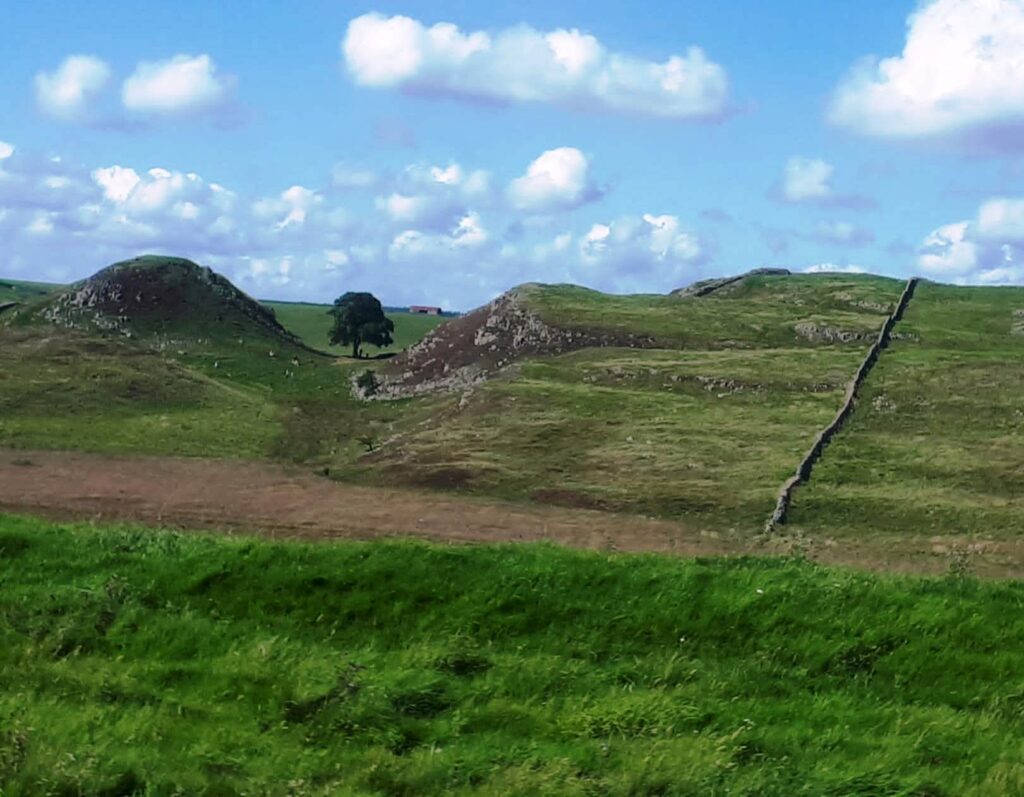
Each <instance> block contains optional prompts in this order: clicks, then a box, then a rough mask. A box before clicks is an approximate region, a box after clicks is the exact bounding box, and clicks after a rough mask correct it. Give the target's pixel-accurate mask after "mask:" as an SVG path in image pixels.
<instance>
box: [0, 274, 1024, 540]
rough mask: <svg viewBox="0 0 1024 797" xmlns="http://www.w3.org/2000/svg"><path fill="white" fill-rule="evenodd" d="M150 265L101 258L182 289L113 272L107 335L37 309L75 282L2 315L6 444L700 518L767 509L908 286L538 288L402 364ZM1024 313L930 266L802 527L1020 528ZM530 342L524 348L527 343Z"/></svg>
mask: <svg viewBox="0 0 1024 797" xmlns="http://www.w3.org/2000/svg"><path fill="white" fill-rule="evenodd" d="M155 265H157V264H154V263H153V262H152V261H142V262H141V263H137V264H136V265H135V266H129V267H125V266H123V265H122V266H119V267H116V268H114V269H113V274H114V276H117V275H118V274H122V273H123V270H124V269H125V268H128V269H129V271H131V270H132V269H134V270H135V271H138V272H139V273H141V274H142V275H143V276H148V277H152V276H153V275H154V274H160V273H163V274H164V276H167V275H168V274H169V275H170V276H171V277H172V278H173V279H170V282H169V284H168V286H167V288H166V289H167V291H168V292H169V293H168V295H169V296H170V298H171V299H172V301H170V302H161V303H156V304H154V303H153V302H152V297H153V295H155V294H156V293H157V291H156V287H159V286H154V285H150V287H149V288H144V289H141V290H138V291H136V293H131V292H126V291H124V290H121V291H120V293H117V292H116V291H115V292H114V293H113V294H111V295H117V296H121V297H122V298H123V297H125V296H128V297H135V296H137V295H141V299H138V300H137V301H136V304H135V305H132V306H130V307H128V306H127V305H118V308H120V309H118V310H117V312H112V313H109V314H108V315H109V316H110V317H111V318H113V322H112V324H111V325H110V326H111V328H109V329H102V328H100V327H99V326H97V325H96V324H85V325H84V326H81V327H76V328H73V329H70V330H69V329H68V327H67V324H66V323H64V322H65V321H66V320H67V318H68V317H70V316H66V315H65V316H61V315H60V314H57V315H56V316H55V317H54V318H55V319H56V325H55V320H54V318H48V317H47V315H46V314H47V313H48V312H50V311H51V310H52V308H54V307H59V306H60V302H61V301H62V300H61V298H60V297H62V296H64V297H66V296H69V295H72V294H73V293H74V291H75V290H80V288H77V289H76V288H73V289H69V290H68V291H64V292H63V293H61V292H58V293H55V294H50V295H49V296H44V297H42V298H41V299H38V300H37V301H36V303H35V304H30V305H28V306H27V307H25V308H22V309H18V310H15V311H13V314H14V315H13V316H12V315H11V313H12V311H8V313H6V314H5V315H4V316H3V317H0V320H3V321H5V322H6V323H5V324H4V326H3V327H2V328H0V342H2V344H3V345H0V409H2V412H0V445H6V446H18V447H26V448H28V447H33V446H43V447H74V448H82V449H87V450H99V451H127V452H131V451H134V452H156V453H180V454H188V455H193V456H231V457H255V458H261V457H273V458H279V459H286V460H289V461H295V462H301V463H303V464H304V465H305V466H308V467H310V468H314V469H316V470H318V471H319V470H324V469H326V470H327V471H329V472H330V473H331V475H332V476H333V477H334V478H337V479H343V480H346V481H353V482H359V483H364V484H370V485H382V486H388V485H399V486H413V487H424V488H430V489H443V490H455V491H458V492H463V493H468V494H473V495H479V496H494V497H500V498H510V499H514V500H523V501H537V502H543V503H555V504H562V505H568V506H578V507H591V508H598V509H609V510H615V511H624V512H635V513H642V514H649V515H659V516H666V517H671V518H681V519H684V520H686V522H687V523H689V524H691V525H693V526H695V527H697V528H700V529H702V530H706V531H707V532H708V533H709V534H732V533H736V534H749V533H753V532H754V531H756V530H757V529H760V528H761V526H762V525H763V521H764V519H765V518H766V517H767V514H768V512H769V511H770V510H771V507H772V505H773V503H774V497H775V493H776V491H777V489H778V487H779V485H780V484H781V482H782V481H783V480H784V479H785V478H787V477H788V476H789V474H790V473H791V472H792V469H793V468H794V466H795V464H796V462H797V460H798V459H799V458H800V456H801V454H802V453H803V452H804V451H805V450H806V448H807V446H808V444H809V442H810V440H811V439H812V438H813V436H814V435H815V433H816V432H817V431H818V430H819V429H820V428H821V427H822V426H823V425H824V424H825V423H826V422H827V421H828V420H829V419H830V418H831V417H832V415H833V414H834V412H835V410H836V408H837V407H838V405H839V403H840V401H841V399H842V395H843V391H844V390H845V387H846V384H847V382H848V380H849V379H850V377H851V376H852V374H853V373H854V371H855V370H856V368H857V365H858V363H859V361H860V359H861V357H862V356H863V354H864V352H865V350H866V349H867V346H868V344H869V342H870V341H871V339H873V337H874V336H875V334H876V333H877V330H878V328H879V327H880V326H881V324H882V322H883V320H884V319H885V317H886V315H887V313H888V312H889V311H890V310H891V308H892V307H893V305H894V303H895V301H896V299H897V297H898V295H899V293H900V290H901V288H902V282H900V281H897V280H890V279H885V278H878V277H868V276H860V275H814V276H794V275H790V276H780V275H753V276H749V277H746V278H744V279H741V280H739V281H737V282H734V283H732V284H730V285H728V286H726V287H724V288H722V289H720V290H717V291H714V292H712V293H710V294H708V295H706V296H702V297H680V296H677V295H670V296H654V295H639V296H610V295H606V294H600V293H598V292H595V291H589V290H586V289H583V288H579V287H574V286H563V285H558V286H541V285H530V286H524V287H523V288H521V289H519V290H517V291H516V292H515V297H516V302H517V304H516V309H515V313H516V314H512V315H510V314H508V313H507V312H506V310H505V309H502V308H506V309H507V306H506V305H500V304H494V305H488V306H487V307H485V308H482V309H481V310H479V311H475V312H474V313H470V314H468V315H466V316H463V317H461V318H458V319H453V320H451V321H449V322H448V323H445V324H443V325H441V326H438V327H436V329H435V330H434V331H433V332H432V333H431V334H430V335H429V336H428V337H427V339H426V340H425V341H424V343H423V344H420V345H417V346H415V347H413V349H411V350H410V352H409V353H408V354H403V355H400V356H399V357H396V358H394V360H391V361H367V360H364V361H360V362H353V361H348V360H344V359H337V358H335V357H333V356H329V355H327V354H324V353H321V352H320V351H318V350H316V349H317V348H318V346H317V345H316V339H317V338H318V337H319V336H320V335H321V334H325V330H326V326H327V322H328V320H329V319H328V317H327V316H326V314H325V313H323V312H321V311H322V310H324V309H325V308H324V307H322V306H317V305H276V306H274V308H275V309H274V311H275V313H276V314H277V317H274V316H271V314H270V313H269V312H267V311H266V310H264V309H263V308H261V307H259V306H257V305H255V303H254V302H252V301H251V300H249V299H248V297H245V296H244V295H243V294H240V293H238V292H237V291H234V289H233V287H230V285H229V284H227V285H225V284H224V283H226V281H224V283H221V282H219V281H217V280H219V279H220V278H216V279H214V278H213V277H210V276H206V275H205V272H204V273H201V274H200V275H199V276H200V277H201V278H200V279H193V278H194V277H195V276H196V272H195V271H194V269H197V268H198V267H190V269H193V270H190V269H186V270H185V272H181V268H184V266H181V264H180V263H179V264H172V266H173V267H172V268H171V269H170V271H166V270H165V271H164V272H160V271H159V270H154V266H155ZM186 272H187V274H189V275H191V276H190V277H189V279H188V280H184V277H183V276H182V273H186ZM175 275H177V276H175ZM108 276H109V274H108ZM133 279H134V277H133ZM175 280H177V281H175ZM182 280H184V282H182ZM210 280H213V281H210ZM132 284H133V285H137V284H138V283H137V281H136V282H133V283H132ZM204 286H205V287H204ZM200 288H203V290H206V291H207V293H206V294H205V295H204V296H198V297H197V296H192V295H190V294H188V291H192V290H199V289H200ZM186 289H187V290H186ZM218 291H220V292H221V293H218ZM175 297H178V298H175ZM225 297H228V298H227V299H225ZM118 301H120V300H118ZM225 301H226V302H227V304H226V305H223V304H219V302H220V303H223V302H225ZM147 302H149V304H147ZM175 302H177V304H175ZM96 307H98V305H96V304H95V303H94V304H92V305H89V306H88V307H87V308H86V309H87V310H88V311H89V312H95V310H96ZM126 307H127V310H125V308H126ZM175 307H177V308H178V309H175ZM181 308H188V311H187V312H183V311H182V310H181ZM496 308H497V309H496ZM1022 308H1024V290H1021V289H967V288H956V287H951V286H939V285H934V284H931V283H923V284H922V285H921V286H920V288H919V292H918V294H917V297H916V298H915V300H914V301H913V302H912V303H911V306H910V309H909V311H908V313H907V315H906V317H905V319H904V321H903V322H902V323H901V325H900V327H899V328H898V329H897V335H898V338H897V340H896V341H895V342H894V344H893V345H892V347H890V349H889V350H887V352H886V353H885V354H884V355H883V357H882V359H881V361H880V364H879V365H878V367H877V369H876V371H875V372H874V373H873V375H872V377H871V378H870V379H869V381H868V384H867V385H866V387H865V392H864V394H863V399H862V401H861V403H860V405H859V407H858V409H857V411H856V413H855V414H854V419H853V422H852V423H851V425H850V426H849V427H848V428H847V430H845V431H844V432H843V433H842V434H841V435H840V436H839V437H838V438H837V440H836V441H835V442H834V443H833V445H832V447H830V449H829V450H828V452H827V453H826V456H825V458H824V460H823V462H822V463H821V465H820V466H819V469H818V471H817V473H816V474H815V477H814V479H813V480H812V484H810V485H808V486H806V487H804V488H801V490H800V491H799V492H798V496H797V500H796V503H795V506H794V514H793V523H792V528H793V529H795V530H799V531H802V532H804V533H806V534H807V535H809V536H813V537H816V538H824V537H833V538H834V537H836V536H837V535H838V536H845V537H849V538H857V537H858V536H861V537H862V536H864V535H868V536H870V535H872V534H874V535H894V536H898V535H899V534H901V533H903V532H907V533H911V534H918V535H920V534H927V535H931V534H946V533H948V534H955V535H960V536H961V537H963V536H964V535H978V534H995V535H999V534H1003V535H1006V534H1016V533H1017V531H1018V530H1020V529H1021V520H1020V518H1021V517H1022V513H1021V511H1020V510H1021V507H1020V505H1019V499H1018V498H1017V496H1018V495H1020V494H1021V489H1020V488H1021V487H1022V486H1024V484H1022V475H1021V470H1020V466H1019V464H1018V463H1019V462H1021V461H1024V458H1022V456H1021V455H1022V454H1024V451H1021V450H1019V449H1020V445H1019V444H1018V442H1017V440H1018V438H1019V437H1020V435H1019V428H1018V427H1019V424H1020V417H1019V412H1018V411H1017V393H1018V391H1017V389H1016V386H1017V385H1019V383H1020V378H1021V374H1020V368H1021V366H1020V362H1021V358H1020V349H1021V346H1022V345H1024V335H1020V334H1018V332H1019V330H1020V327H1021V325H1022V322H1021V310H1022ZM71 309H72V310H74V312H76V313H78V312H81V311H82V308H81V307H76V306H72V307H71ZM51 315H52V313H51ZM122 317H123V318H124V319H127V320H123V319H122ZM408 320H409V321H410V323H412V322H413V321H415V322H416V323H421V324H422V325H423V326H421V327H420V328H419V329H415V328H414V327H412V326H405V327H402V326H401V324H400V325H399V330H400V334H401V335H402V336H403V337H400V339H399V344H407V343H408V342H410V341H412V339H413V338H414V337H415V336H416V335H418V334H420V332H422V330H423V328H424V327H425V326H427V325H429V324H432V323H436V322H437V319H436V318H432V317H418V316H417V317H410V318H409V319H408ZM279 321H284V322H285V323H284V325H283V327H284V328H282V326H279V325H278V322H279ZM62 324H63V325H62ZM286 330H287V331H286ZM1015 330H1016V331H1015ZM126 331H128V332H132V335H133V336H132V337H128V336H126V334H125V332H126ZM291 332H294V333H295V335H294V336H293V335H292V334H290V333H291ZM531 335H533V336H534V337H533V338H531V337H530V336H531ZM525 339H529V340H532V341H533V343H532V344H531V346H532V348H529V350H525V349H524V350H516V349H515V344H514V341H517V340H525ZM510 341H512V343H510ZM307 342H310V343H313V344H314V345H313V346H312V347H307V346H306V345H305V343H307ZM442 344H444V345H448V348H447V349H443V347H442ZM449 344H450V345H449ZM534 344H536V345H534ZM438 347H442V348H438ZM417 357H418V358H419V359H418V360H417V359H416V358H417ZM484 361H487V362H489V363H491V364H492V365H493V366H494V367H493V368H492V369H491V370H489V371H487V372H486V373H483V375H484V376H486V377H487V378H486V379H483V380H482V381H480V380H479V379H471V380H469V381H466V382H464V383H463V384H462V385H461V387H459V389H457V390H455V391H448V392H445V391H436V392H429V391H428V392H425V393H422V394H416V395H415V397H412V398H404V399H401V400H397V401H371V402H364V401H360V400H358V399H356V398H355V397H353V395H352V394H351V380H352V378H353V377H354V376H355V375H356V374H357V373H359V372H361V371H363V370H364V369H366V368H368V367H370V368H374V369H377V370H378V371H379V373H380V374H381V375H382V377H385V376H387V374H391V373H394V372H395V371H396V370H397V371H398V372H403V371H404V372H406V373H411V374H413V375H414V376H415V375H416V373H417V372H418V369H419V368H420V367H421V365H420V364H421V363H423V362H432V363H433V364H432V365H429V367H430V368H436V369H438V370H440V369H441V368H442V366H443V370H444V371H445V372H447V371H448V369H449V366H450V367H451V368H452V369H453V370H458V369H459V368H463V367H465V368H468V369H470V370H471V369H472V367H473V366H474V364H475V363H480V362H484ZM498 366H500V367H498ZM922 508H923V509H924V511H921V510H922Z"/></svg>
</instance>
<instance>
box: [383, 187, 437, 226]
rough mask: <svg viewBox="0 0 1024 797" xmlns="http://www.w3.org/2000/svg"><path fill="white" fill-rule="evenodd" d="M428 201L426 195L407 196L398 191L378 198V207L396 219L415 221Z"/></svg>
mask: <svg viewBox="0 0 1024 797" xmlns="http://www.w3.org/2000/svg"><path fill="white" fill-rule="evenodd" d="M428 203H429V201H428V199H427V198H426V197H422V196H406V195H405V194H398V193H395V194H392V195H391V196H387V197H378V198H377V207H378V208H379V209H380V210H383V211H384V212H385V213H387V214H388V215H389V216H390V217H391V218H392V220H394V221H405V222H410V221H415V220H416V219H417V218H418V217H419V216H420V214H422V213H423V211H424V210H425V208H426V207H427V206H428Z"/></svg>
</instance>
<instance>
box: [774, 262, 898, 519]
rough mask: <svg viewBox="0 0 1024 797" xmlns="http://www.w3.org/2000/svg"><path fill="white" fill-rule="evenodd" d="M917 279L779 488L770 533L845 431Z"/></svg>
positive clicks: (786, 514) (886, 320)
mask: <svg viewBox="0 0 1024 797" xmlns="http://www.w3.org/2000/svg"><path fill="white" fill-rule="evenodd" d="M917 282H918V279H917V277H913V278H912V279H910V280H908V281H907V285H906V287H905V288H904V289H903V293H902V294H901V295H900V300H899V302H897V303H896V309H894V310H893V312H892V315H890V316H889V317H888V318H886V319H885V323H884V324H882V328H881V330H879V332H878V338H877V339H876V340H875V342H874V343H872V344H871V348H869V349H868V352H867V354H866V355H865V356H864V359H863V361H862V362H861V364H860V367H859V368H858V369H857V372H856V373H855V374H854V376H853V379H852V380H851V381H850V384H849V385H847V387H846V395H845V396H844V397H843V403H842V404H841V405H840V407H839V411H838V412H837V413H836V415H835V417H834V418H833V419H832V421H831V422H830V423H829V424H828V425H827V426H826V427H825V428H824V429H822V430H821V431H820V432H818V434H817V436H816V437H815V438H814V442H813V443H812V444H811V447H810V448H809V449H808V450H807V453H806V454H804V456H803V459H801V460H800V462H799V464H798V465H797V466H796V472H795V473H794V474H793V475H792V476H790V477H789V479H787V480H786V481H785V483H784V484H783V485H782V489H780V490H779V497H778V499H777V501H776V503H775V510H774V511H773V512H772V514H771V516H770V517H769V518H768V521H767V523H765V532H767V533H769V534H770V533H772V532H773V531H775V530H776V528H777V527H778V526H780V525H782V524H784V523H785V522H786V518H787V516H788V514H789V508H790V505H791V504H792V503H793V493H794V491H795V490H796V488H797V487H799V486H800V485H801V484H804V483H805V482H807V481H808V480H809V479H810V478H811V471H812V470H813V469H814V465H815V464H816V463H817V462H818V460H819V459H821V457H822V454H824V452H825V447H826V446H828V444H829V443H830V442H831V441H832V438H833V437H835V436H836V435H837V434H839V432H840V430H842V428H843V426H844V425H845V424H846V422H847V421H848V420H849V418H850V416H851V415H852V414H853V411H854V408H855V406H856V403H857V395H858V394H859V392H860V388H861V386H862V385H863V384H864V382H865V380H866V379H867V378H868V375H869V374H870V373H871V369H872V368H874V367H875V363H877V362H878V358H879V356H880V355H881V353H882V351H883V350H884V349H885V347H886V346H888V345H889V342H890V341H891V340H892V332H893V328H894V327H895V326H896V324H897V323H899V320H900V319H901V318H903V313H904V312H905V311H906V309H907V305H908V304H909V303H910V300H911V298H913V296H914V289H915V288H916V287H917Z"/></svg>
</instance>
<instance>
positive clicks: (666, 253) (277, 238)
mask: <svg viewBox="0 0 1024 797" xmlns="http://www.w3.org/2000/svg"><path fill="white" fill-rule="evenodd" d="M456 166H457V168H455V167H456ZM474 174H477V172H474V171H473V170H472V169H470V168H467V167H466V166H465V165H462V164H454V163H452V162H444V161H442V162H441V163H440V164H438V165H430V164H427V165H423V164H414V165H412V166H410V167H409V168H407V169H400V170H398V171H396V173H395V175H394V178H393V179H392V178H383V177H382V178H380V180H381V182H380V184H381V185H386V186H387V187H388V188H389V189H392V190H393V193H401V191H400V190H399V187H403V188H402V190H405V187H408V188H415V189H416V190H417V191H418V192H419V193H416V194H403V196H415V197H422V198H425V199H424V201H425V203H426V204H425V206H424V207H425V210H424V212H423V213H422V214H421V215H420V216H419V217H418V218H417V219H416V220H414V221H400V220H396V219H393V218H391V217H390V216H388V215H385V214H382V213H381V212H380V211H378V210H377V209H376V207H375V206H374V198H373V196H372V195H369V196H367V195H366V194H354V195H353V194H340V193H338V192H333V193H332V192H331V191H330V190H327V191H325V192H319V191H315V190H312V189H310V188H307V187H305V186H302V185H294V186H292V187H290V188H287V189H286V190H284V191H281V192H279V193H275V194H272V195H270V196H267V197H252V196H244V195H241V196H236V194H235V193H233V192H232V191H231V190H229V189H228V188H226V187H224V186H222V185H220V184H218V183H214V182H210V181H208V180H205V179H204V178H203V177H201V176H200V175H198V174H195V173H192V172H184V171H175V170H171V169H166V168H140V165H139V164H131V165H129V164H128V163H121V164H113V165H111V164H105V165H103V166H102V167H101V168H94V169H92V170H91V171H87V170H86V169H84V168H82V167H77V166H75V165H74V164H73V163H69V162H67V161H60V160H58V159H51V158H48V157H45V158H44V157H36V156H33V155H32V154H31V153H26V152H22V151H21V150H19V151H17V152H16V153H14V154H13V155H12V156H11V157H10V158H8V159H7V160H4V161H3V162H2V168H0V237H2V238H3V240H4V246H3V247H0V273H5V274H7V275H9V276H12V277H17V276H19V275H23V276H24V277H25V278H31V277H32V276H36V277H37V278H40V277H42V278H46V277H49V278H51V279H60V280H72V279H78V278H81V277H84V276H87V275H88V274H89V273H90V272H91V271H94V270H96V269H98V268H100V267H101V266H103V265H105V264H107V263H111V262H114V261H116V260H121V259H124V258H127V257H131V256H134V255H137V254H139V253H140V252H155V253H166V254H176V255H182V256H185V257H190V258H191V259H193V260H195V261H197V262H200V263H204V264H208V265H211V266H213V267H214V268H216V269H218V270H219V271H221V272H222V273H224V274H225V275H226V276H227V277H228V278H230V279H232V280H236V281H239V283H240V284H241V285H242V286H243V287H244V289H245V290H247V291H249V292H250V293H252V294H254V295H256V296H261V297H280V298H295V299H306V300H311V299H312V300H316V299H319V300H325V299H326V300H330V299H331V298H333V297H334V296H336V295H338V293H340V292H341V291H342V290H344V289H345V287H346V286H352V285H358V286H360V287H365V289H367V290H372V291H374V292H375V293H377V294H378V295H379V296H381V297H382V298H383V299H385V300H386V301H388V302H391V303H395V304H401V303H407V302H411V303H429V304H442V305H445V306H449V307H456V308H468V307H472V306H475V305H477V304H480V303H482V302H483V301H486V300H487V299H488V298H490V297H491V296H493V295H494V294H495V293H497V292H499V291H501V290H504V289H507V288H508V287H511V286H512V285H514V284H516V283H519V282H525V281H531V280H543V281H552V280H562V281H572V282H578V283H583V284H586V285H590V286H593V287H596V288H599V289H606V290H607V289H612V290H620V291H636V290H646V291H658V290H668V289H670V288H673V287H678V285H679V284H682V283H683V282H684V281H688V280H690V279H692V278H693V277H694V275H695V274H696V273H697V271H699V269H700V268H701V265H702V264H703V263H706V262H707V261H708V260H709V259H710V256H711V253H712V251H713V247H712V244H711V242H709V241H707V240H705V239H703V238H700V237H699V236H697V235H696V234H694V233H693V232H690V231H688V230H687V229H685V225H684V224H683V223H682V222H681V221H680V219H679V218H678V217H676V216H674V215H671V214H660V215H659V214H646V215H632V216H622V217H618V218H615V219H614V220H611V221H607V222H606V223H603V224H598V225H596V226H594V225H593V221H594V220H593V219H589V220H588V222H587V223H586V224H583V223H582V222H581V224H580V226H579V227H578V228H573V227H570V226H569V225H570V224H571V219H570V218H568V217H566V216H563V215H560V214H555V213H553V214H552V215H550V216H547V217H544V219H543V222H542V223H541V222H540V221H539V219H540V217H537V216H535V215H532V214H529V213H527V212H521V211H517V210H515V209H513V208H512V207H511V206H509V205H508V204H504V203H496V202H492V200H493V199H494V197H492V196H491V195H490V194H489V193H487V192H484V193H482V194H481V193H473V192H472V191H469V189H468V188H467V185H469V184H471V183H473V182H474V181H475V178H474V177H473V175H474ZM483 174H486V173H483ZM385 196H386V197H387V196H390V194H387V195H385ZM477 202H481V203H484V204H483V205H479V204H476V203H477ZM445 218H447V220H446V221H445V220H444V219H445ZM513 228H517V230H516V231H513ZM494 229H500V230H502V231H503V232H504V234H500V233H495V232H494ZM588 232H589V234H588ZM57 268H61V269H65V271H64V272H63V273H57V272H55V271H54V269H57Z"/></svg>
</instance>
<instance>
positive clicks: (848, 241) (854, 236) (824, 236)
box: [808, 220, 875, 246]
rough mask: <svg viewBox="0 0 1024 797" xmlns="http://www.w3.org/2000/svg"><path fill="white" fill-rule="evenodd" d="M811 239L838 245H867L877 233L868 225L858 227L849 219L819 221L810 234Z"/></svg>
mask: <svg viewBox="0 0 1024 797" xmlns="http://www.w3.org/2000/svg"><path fill="white" fill-rule="evenodd" d="M808 237H810V239H811V240H813V241H818V242H820V243H826V244H835V245H837V246H865V245H867V244H870V243H873V242H874V240H875V235H874V233H873V232H871V230H869V229H867V228H866V227H858V226H857V225H856V224H851V223H850V222H848V221H830V220H822V221H818V222H817V223H816V224H815V225H814V228H813V230H812V231H811V234H810V236H808Z"/></svg>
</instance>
